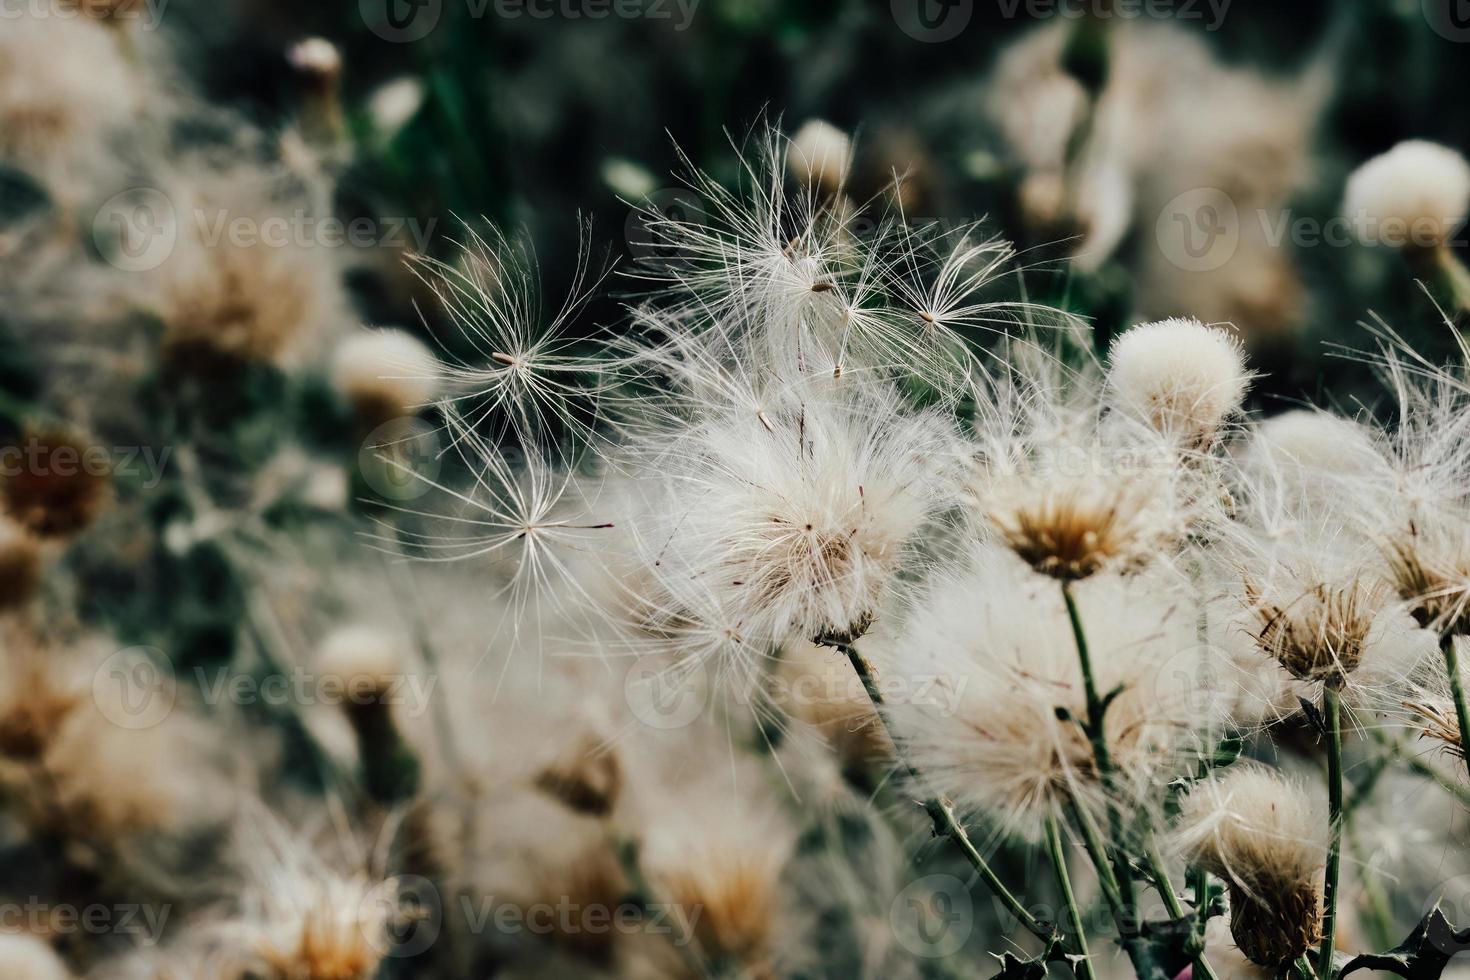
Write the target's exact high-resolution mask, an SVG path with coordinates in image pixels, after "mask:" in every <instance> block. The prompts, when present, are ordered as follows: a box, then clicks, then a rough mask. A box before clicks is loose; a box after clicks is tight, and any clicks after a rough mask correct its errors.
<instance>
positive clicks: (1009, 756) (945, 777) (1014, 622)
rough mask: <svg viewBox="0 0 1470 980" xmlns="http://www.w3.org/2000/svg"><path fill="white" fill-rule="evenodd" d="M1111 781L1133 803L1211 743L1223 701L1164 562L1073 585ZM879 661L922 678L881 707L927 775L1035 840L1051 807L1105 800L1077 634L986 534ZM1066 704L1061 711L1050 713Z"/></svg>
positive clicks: (1040, 587)
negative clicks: (896, 658)
mask: <svg viewBox="0 0 1470 980" xmlns="http://www.w3.org/2000/svg"><path fill="white" fill-rule="evenodd" d="M1074 588H1075V589H1076V594H1077V598H1078V604H1079V608H1080V613H1081V619H1082V623H1083V628H1084V630H1085V632H1086V636H1087V640H1088V645H1089V649H1090V652H1091V657H1092V662H1093V665H1094V670H1095V672H1096V682H1097V687H1098V690H1099V691H1112V690H1113V689H1114V688H1118V689H1119V691H1120V693H1119V694H1118V695H1117V696H1116V697H1115V698H1114V700H1113V701H1112V703H1111V705H1110V706H1109V707H1108V709H1107V713H1106V722H1105V725H1104V730H1105V732H1106V734H1107V739H1108V747H1109V750H1110V753H1111V755H1112V760H1113V763H1114V765H1115V767H1116V768H1117V770H1118V772H1117V781H1116V785H1115V788H1116V790H1117V792H1118V793H1119V794H1121V795H1123V796H1124V797H1126V803H1127V805H1129V806H1135V805H1140V804H1141V803H1142V802H1143V801H1144V799H1145V798H1146V796H1147V795H1148V794H1149V793H1150V792H1151V787H1153V786H1155V785H1157V781H1158V780H1160V779H1163V780H1167V779H1169V778H1171V777H1172V776H1173V775H1175V774H1177V772H1178V771H1179V768H1180V767H1181V766H1182V765H1184V764H1186V761H1187V760H1189V759H1192V758H1194V756H1195V753H1196V752H1197V751H1199V750H1200V749H1201V748H1202V747H1203V746H1206V745H1212V744H1213V742H1212V740H1213V738H1214V735H1215V726H1216V722H1217V721H1218V719H1219V716H1220V714H1221V712H1222V711H1223V710H1224V702H1223V700H1222V699H1221V696H1220V694H1221V692H1220V689H1219V687H1218V686H1217V685H1216V684H1215V682H1214V676H1213V675H1214V668H1213V667H1212V665H1211V664H1210V662H1209V660H1208V659H1207V657H1206V650H1205V649H1204V647H1203V646H1202V645H1201V644H1200V643H1199V642H1198V640H1197V638H1196V632H1195V631H1196V627H1197V623H1196V620H1195V617H1194V615H1193V613H1192V612H1191V611H1190V606H1189V604H1188V603H1187V602H1186V601H1184V593H1182V592H1181V591H1180V590H1179V589H1178V588H1177V587H1175V586H1174V584H1173V583H1172V581H1171V580H1170V579H1168V578H1166V577H1165V576H1163V575H1149V576H1136V577H1127V578H1124V577H1119V576H1101V577H1097V578H1093V579H1089V580H1087V581H1085V582H1081V583H1078V584H1077V585H1076V586H1074ZM895 648H896V649H897V650H898V651H901V654H902V660H901V662H896V663H893V664H890V665H887V667H888V670H890V671H892V672H895V673H896V674H897V675H898V676H901V677H904V678H906V679H908V680H910V681H911V683H910V684H909V685H908V689H909V690H913V691H916V692H918V691H923V692H926V694H925V696H923V697H913V698H907V699H904V700H902V701H896V702H894V703H893V704H891V705H890V707H889V709H888V714H889V718H890V722H891V724H892V726H893V730H894V735H895V737H896V738H897V739H898V741H899V742H900V743H901V745H902V746H903V747H904V748H905V750H906V751H907V753H908V757H909V759H910V761H911V762H912V763H913V764H914V766H915V767H916V768H917V769H918V770H919V771H920V772H922V773H924V774H925V777H926V778H927V779H928V780H929V781H930V782H931V783H932V788H933V789H934V790H937V791H939V792H941V793H944V794H946V795H948V796H949V797H951V798H952V799H954V800H955V801H956V803H958V804H960V805H961V806H962V807H964V808H966V809H969V810H976V811H981V812H983V813H985V814H987V815H988V816H990V817H991V818H992V819H993V820H994V821H995V823H996V824H998V825H999V826H1000V827H1002V828H1003V829H1005V830H1006V831H1008V832H1010V833H1012V834H1015V835H1017V836H1019V837H1023V838H1027V839H1030V840H1036V839H1038V838H1039V837H1040V834H1041V832H1042V826H1043V820H1044V818H1045V817H1046V816H1047V815H1048V814H1050V813H1052V812H1053V810H1054V808H1055V807H1058V806H1061V805H1064V804H1066V803H1068V802H1076V803H1078V804H1080V805H1082V806H1085V807H1089V808H1097V809H1098V810H1101V809H1102V807H1101V804H1102V803H1103V801H1104V799H1105V797H1104V794H1103V790H1102V787H1101V786H1100V785H1099V782H1098V780H1097V778H1096V767H1095V765H1094V763H1093V755H1092V747H1091V745H1090V744H1089V742H1088V738H1087V736H1086V735H1085V734H1084V733H1083V730H1082V727H1081V725H1080V724H1079V721H1080V720H1082V719H1084V718H1086V716H1087V705H1086V698H1085V690H1084V686H1083V683H1082V673H1081V667H1080V665H1079V659H1078V655H1077V647H1076V642H1075V639H1074V637H1073V634H1072V630H1071V626H1070V623H1069V621H1068V617H1067V611H1066V608H1065V606H1064V604H1063V600H1062V595H1061V590H1060V588H1059V587H1058V586H1057V585H1056V584H1055V583H1053V582H1051V581H1049V580H1047V579H1044V578H1040V577H1038V576H1034V575H1031V574H1029V573H1028V572H1027V571H1026V570H1025V569H1024V568H1023V567H1021V566H1020V565H1019V564H1018V563H1017V562H1016V561H1015V560H1014V559H1012V558H1011V557H1009V556H1008V555H1007V554H1006V553H1005V552H1003V551H1000V550H998V549H994V548H986V547H982V548H979V549H977V550H976V551H975V553H974V554H973V556H972V558H971V560H970V562H969V568H968V570H967V571H965V572H963V573H960V574H956V575H953V576H951V577H947V578H944V579H942V580H940V581H939V582H938V583H937V584H935V585H934V586H933V588H932V589H931V591H930V592H929V594H928V595H927V596H926V597H925V598H923V599H922V600H921V601H920V602H919V603H918V604H917V605H916V606H915V608H914V609H913V610H912V612H911V614H910V616H909V617H908V628H907V630H906V631H905V632H904V634H903V635H902V637H901V638H900V641H899V642H898V643H897V644H896V645H895ZM1059 710H1061V711H1063V713H1064V714H1065V715H1066V717H1062V716H1060V715H1059Z"/></svg>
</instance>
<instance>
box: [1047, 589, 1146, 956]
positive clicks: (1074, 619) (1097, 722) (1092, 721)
mask: <svg viewBox="0 0 1470 980" xmlns="http://www.w3.org/2000/svg"><path fill="white" fill-rule="evenodd" d="M1062 599H1063V600H1064V601H1065V602H1066V604H1067V619H1068V620H1069V621H1070V622H1071V624H1072V639H1073V641H1074V642H1075V643H1076V646H1077V661H1078V663H1079V664H1080V665H1081V668H1082V687H1083V692H1084V694H1085V695H1086V698H1087V725H1086V729H1087V738H1088V740H1089V741H1090V742H1091V743H1092V755H1093V759H1094V760H1095V761H1096V762H1097V772H1098V779H1099V781H1100V782H1101V783H1102V787H1103V793H1104V795H1105V796H1106V797H1107V807H1108V809H1107V813H1108V837H1109V844H1110V853H1111V854H1112V857H1113V870H1114V878H1115V879H1116V880H1117V883H1118V897H1119V898H1120V899H1121V900H1122V903H1123V905H1124V911H1125V913H1126V915H1127V922H1128V925H1127V927H1126V928H1127V929H1128V931H1130V932H1136V931H1137V921H1136V920H1137V908H1138V906H1137V901H1136V898H1137V896H1136V893H1135V892H1134V889H1133V874H1132V871H1131V870H1130V869H1129V866H1128V862H1127V860H1126V859H1125V858H1124V857H1123V855H1122V853H1121V852H1120V851H1119V849H1118V848H1119V844H1120V841H1121V839H1122V836H1123V832H1122V821H1121V819H1120V817H1119V814H1118V807H1117V805H1116V804H1115V803H1114V800H1113V760H1112V756H1111V754H1110V753H1109V752H1108V740H1107V735H1106V733H1105V731H1104V724H1105V722H1104V717H1105V715H1106V713H1107V705H1106V704H1104V702H1103V699H1102V698H1101V697H1100V696H1099V695H1098V693H1097V681H1096V680H1095V679H1094V677H1093V672H1092V653H1091V651H1090V649H1089V648H1088V645H1087V632H1086V630H1084V629H1083V628H1082V614H1081V612H1080V611H1079V610H1078V609H1077V599H1076V597H1075V596H1073V595H1072V583H1070V582H1067V581H1063V582H1062ZM1120 927H1122V923H1120Z"/></svg>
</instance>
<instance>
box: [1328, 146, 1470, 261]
mask: <svg viewBox="0 0 1470 980" xmlns="http://www.w3.org/2000/svg"><path fill="white" fill-rule="evenodd" d="M1467 209H1470V163H1467V162H1466V160H1465V158H1464V157H1463V156H1462V155H1461V154H1460V153H1458V152H1457V151H1455V150H1452V149H1450V148H1449V147H1447V146H1440V145H1439V144H1437V143H1431V142H1429V141H1427V140H1405V141H1404V142H1402V143H1399V144H1398V145H1397V146H1395V147H1394V148H1393V149H1391V150H1389V151H1388V152H1387V153H1382V154H1380V155H1378V156H1376V157H1374V158H1372V159H1371V160H1369V161H1367V162H1366V163H1363V164H1361V165H1360V166H1359V167H1358V169H1357V170H1354V171H1353V173H1352V176H1350V177H1349V178H1348V182H1347V189H1346V191H1345V193H1344V197H1343V204H1342V210H1343V213H1344V215H1345V216H1346V217H1347V219H1348V220H1349V221H1350V222H1351V223H1352V225H1353V230H1354V232H1355V233H1356V234H1357V236H1358V237H1359V239H1361V240H1362V241H1363V242H1365V243H1367V244H1383V245H1390V246H1392V247H1394V248H1407V247H1413V248H1433V247H1435V246H1438V245H1440V244H1442V243H1443V242H1444V241H1445V239H1447V238H1448V237H1449V236H1450V234H1451V233H1452V232H1454V230H1455V229H1456V228H1458V227H1459V226H1460V224H1461V223H1462V222H1463V221H1464V220H1465V213H1466V210H1467Z"/></svg>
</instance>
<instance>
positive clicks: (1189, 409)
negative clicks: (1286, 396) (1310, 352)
mask: <svg viewBox="0 0 1470 980" xmlns="http://www.w3.org/2000/svg"><path fill="white" fill-rule="evenodd" d="M1109 361H1110V370H1109V372H1108V385H1109V387H1110V388H1111V390H1112V394H1113V397H1114V398H1115V399H1116V403H1117V405H1118V406H1119V407H1121V408H1123V409H1124V410H1125V411H1128V412H1130V413H1132V414H1134V415H1137V416H1138V417H1140V418H1143V419H1146V420H1148V421H1149V422H1150V423H1151V424H1152V425H1154V426H1155V427H1156V428H1158V429H1159V430H1160V431H1161V432H1164V433H1166V434H1168V435H1170V436H1172V437H1174V438H1177V439H1179V440H1180V441H1181V442H1183V443H1184V444H1185V445H1187V446H1189V447H1191V448H1202V447H1207V446H1209V445H1210V443H1211V442H1213V441H1214V438H1215V434H1216V432H1218V430H1219V429H1220V426H1221V425H1223V424H1224V423H1225V421H1226V420H1227V419H1228V418H1229V417H1230V416H1231V415H1232V414H1234V413H1235V412H1237V411H1239V410H1240V406H1241V402H1242V400H1243V399H1244V398H1245V392H1246V388H1247V387H1248V386H1249V384H1250V373H1249V372H1248V371H1247V370H1246V367H1245V353H1244V349H1243V347H1242V346H1241V343H1240V340H1239V338H1237V337H1236V336H1235V335H1234V334H1233V333H1231V332H1230V331H1228V330H1225V329H1223V328H1220V327H1210V326H1206V325H1205V324H1203V323H1200V322H1199V321H1198V320H1194V319H1189V318H1185V317H1173V318H1170V319H1167V320H1157V321H1154V322H1152V323H1141V324H1139V325H1138V326H1136V327H1133V328H1132V329H1130V330H1128V331H1127V332H1125V333H1124V334H1123V335H1122V336H1120V337H1118V338H1117V339H1116V340H1114V341H1113V346H1112V350H1111V352H1110V354H1109Z"/></svg>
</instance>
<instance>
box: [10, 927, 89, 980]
mask: <svg viewBox="0 0 1470 980" xmlns="http://www.w3.org/2000/svg"><path fill="white" fill-rule="evenodd" d="M71 975H72V973H71V971H70V970H68V969H67V968H66V964H65V963H64V962H62V960H61V957H59V956H57V955H56V953H55V951H53V950H52V949H51V947H50V946H48V945H47V944H46V943H45V942H43V941H42V940H40V939H39V938H37V937H36V936H32V935H30V934H28V933H23V932H0V976H6V977H15V978H16V980H70V978H71Z"/></svg>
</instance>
